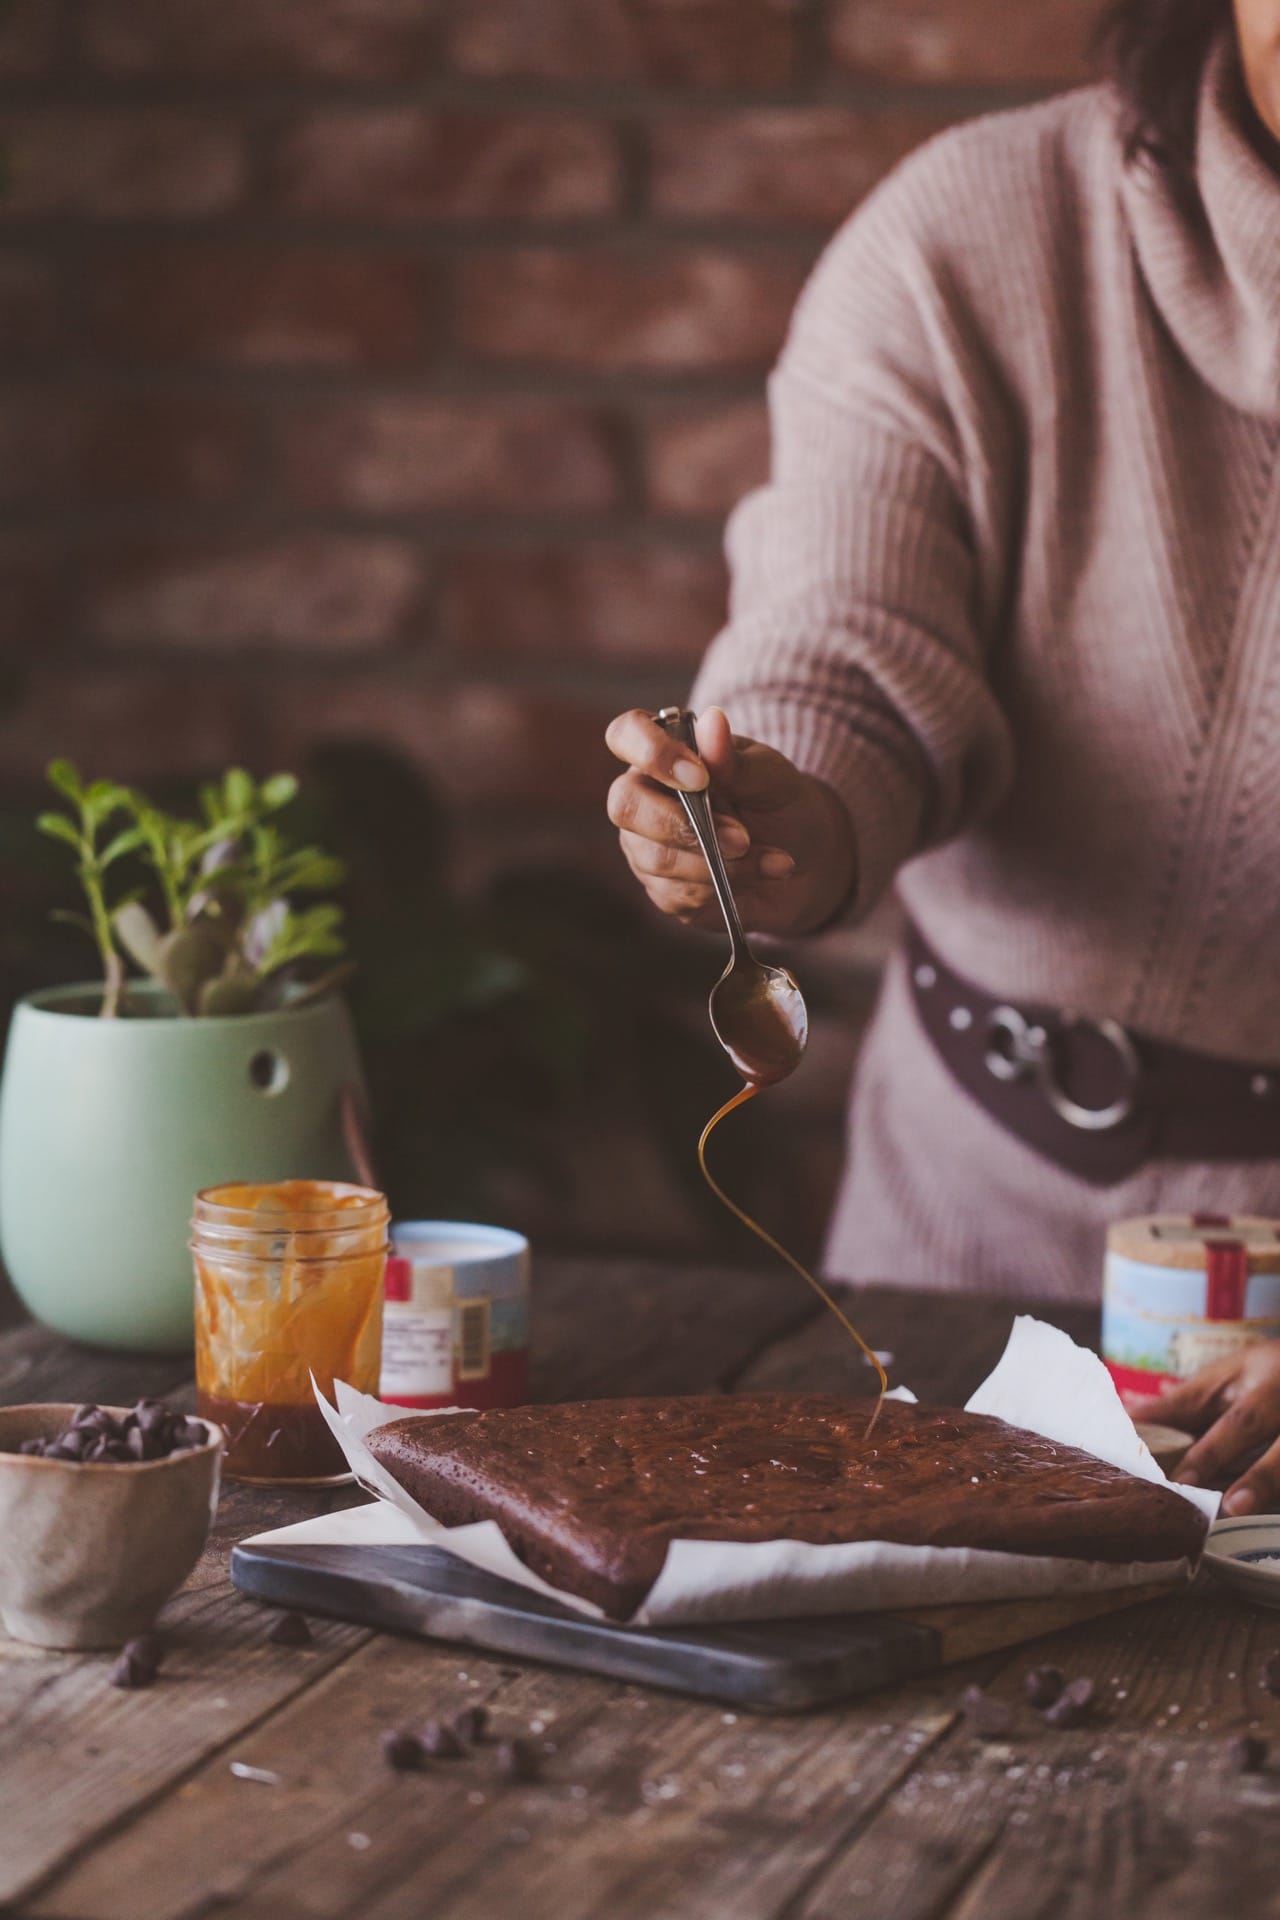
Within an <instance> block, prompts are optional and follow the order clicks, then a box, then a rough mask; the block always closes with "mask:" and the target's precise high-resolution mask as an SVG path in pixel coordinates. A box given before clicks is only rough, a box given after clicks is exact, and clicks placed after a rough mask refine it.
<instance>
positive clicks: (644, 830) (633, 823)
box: [608, 773, 751, 860]
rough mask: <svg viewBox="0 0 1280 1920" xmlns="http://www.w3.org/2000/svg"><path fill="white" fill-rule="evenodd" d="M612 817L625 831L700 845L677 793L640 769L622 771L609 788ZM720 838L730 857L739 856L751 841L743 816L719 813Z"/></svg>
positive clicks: (664, 841) (671, 844)
mask: <svg viewBox="0 0 1280 1920" xmlns="http://www.w3.org/2000/svg"><path fill="white" fill-rule="evenodd" d="M608 809H609V818H610V819H611V820H612V822H613V824H614V826H615V827H617V828H618V830H619V832H621V833H631V834H635V835H637V836H638V837H639V838H641V839H643V840H655V841H658V842H660V843H661V844H662V845H664V846H668V847H685V848H694V849H696V848H697V844H698V842H697V840H696V839H695V837H694V832H693V828H692V827H691V826H690V825H689V822H688V819H687V818H686V815H685V811H684V808H683V807H682V806H681V805H680V802H679V801H678V800H677V799H676V797H675V795H674V794H672V793H668V792H666V791H664V789H663V788H661V787H655V786H654V784H653V782H652V781H651V780H646V779H644V778H642V776H641V775H640V774H638V773H621V774H619V775H618V778H617V779H616V780H615V781H614V783H613V785H612V786H611V787H610V789H609V800H608ZM715 822H716V838H717V840H718V841H719V842H720V851H721V852H722V853H723V854H724V857H725V859H726V860H737V859H740V858H741V856H742V855H743V854H744V853H745V852H746V851H747V848H748V847H749V846H750V845H751V836H750V835H749V834H748V832H747V830H746V828H745V827H744V826H743V824H742V822H741V821H740V820H733V819H730V818H728V817H727V816H726V815H724V814H720V813H717V814H716V815H715Z"/></svg>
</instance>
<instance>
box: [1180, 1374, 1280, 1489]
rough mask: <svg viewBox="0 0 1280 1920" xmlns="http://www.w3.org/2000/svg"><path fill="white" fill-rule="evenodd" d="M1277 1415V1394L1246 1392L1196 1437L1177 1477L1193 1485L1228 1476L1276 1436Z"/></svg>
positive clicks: (1207, 1484)
mask: <svg viewBox="0 0 1280 1920" xmlns="http://www.w3.org/2000/svg"><path fill="white" fill-rule="evenodd" d="M1276 1416H1277V1407H1276V1396H1275V1395H1274V1394H1271V1393H1265V1392H1257V1393H1247V1394H1244V1395H1243V1396H1242V1397H1241V1398H1240V1399H1239V1400H1235V1401H1233V1402H1232V1404H1231V1405H1230V1406H1229V1407H1228V1408H1227V1410H1226V1412H1225V1413H1224V1414H1223V1415H1222V1417H1221V1419H1219V1420H1215V1421H1214V1423H1213V1425H1212V1426H1211V1427H1210V1428H1209V1429H1208V1431H1207V1432H1206V1433H1204V1434H1203V1435H1202V1436H1201V1438H1200V1439H1199V1440H1197V1441H1196V1444H1195V1445H1194V1447H1192V1448H1191V1449H1190V1451H1189V1452H1188V1453H1187V1455H1186V1457H1185V1458H1184V1460H1183V1462H1182V1464H1181V1466H1180V1467H1179V1468H1178V1471H1177V1474H1176V1475H1175V1478H1176V1479H1178V1480H1182V1481H1184V1482H1185V1483H1186V1484H1187V1485H1188V1486H1192V1487H1206V1486H1209V1485H1211V1484H1212V1483H1213V1482H1214V1481H1222V1480H1225V1479H1226V1478H1227V1477H1228V1475H1229V1474H1231V1473H1233V1472H1234V1471H1235V1470H1236V1468H1238V1467H1239V1466H1240V1464H1241V1462H1242V1461H1244V1460H1247V1459H1248V1458H1249V1456H1250V1454H1253V1453H1256V1452H1257V1451H1258V1448H1259V1447H1260V1446H1262V1445H1263V1444H1264V1443H1265V1442H1267V1441H1270V1440H1274V1439H1275V1436H1276V1427H1277V1424H1278V1423H1277V1417H1276Z"/></svg>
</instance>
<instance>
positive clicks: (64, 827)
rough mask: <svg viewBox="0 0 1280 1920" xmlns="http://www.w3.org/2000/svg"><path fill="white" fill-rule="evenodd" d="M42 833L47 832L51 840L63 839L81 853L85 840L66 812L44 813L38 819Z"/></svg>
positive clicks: (38, 825)
mask: <svg viewBox="0 0 1280 1920" xmlns="http://www.w3.org/2000/svg"><path fill="white" fill-rule="evenodd" d="M36 825H37V827H39V829H40V831H41V833H47V834H48V835H49V838H50V839H51V840H63V841H65V842H66V844H67V846H69V847H74V848H75V850H76V852H77V853H79V852H80V849H81V846H82V845H83V842H82V840H81V837H80V831H79V829H78V827H77V826H76V825H75V823H74V821H71V820H68V818H67V816H66V814H65V813H42V814H40V815H39V817H38V818H37V820H36Z"/></svg>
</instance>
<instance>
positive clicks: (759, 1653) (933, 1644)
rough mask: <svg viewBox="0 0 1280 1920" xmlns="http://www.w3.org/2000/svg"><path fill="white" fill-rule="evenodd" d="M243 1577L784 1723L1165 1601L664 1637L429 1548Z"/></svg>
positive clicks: (312, 1553)
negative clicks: (596, 1616) (595, 1616)
mask: <svg viewBox="0 0 1280 1920" xmlns="http://www.w3.org/2000/svg"><path fill="white" fill-rule="evenodd" d="M231 1577H232V1580H233V1582H234V1583H235V1585H236V1587H237V1588H238V1589H239V1590H240V1592H241V1593H244V1594H248V1595H250V1596H251V1597H253V1598H254V1599H257V1600H265V1601H267V1602H268V1603H269V1604H271V1605H273V1606H279V1607H292V1608H296V1609H297V1610H298V1611H300V1612H303V1613H325V1614H332V1615H333V1616H335V1617H336V1618H337V1619H340V1620H349V1621H352V1622H354V1623H356V1624H357V1625H360V1626H367V1627H377V1628H382V1629H386V1630H388V1631H390V1632H394V1633H409V1634H417V1635H419V1636H420V1637H422V1638H423V1639H428V1640H446V1641H451V1642H453V1643H455V1644H458V1645H463V1646H471V1647H479V1648H482V1649H483V1650H484V1651H485V1652H486V1653H499V1654H508V1655H510V1656H512V1657H514V1658H516V1659H520V1660H545V1661H549V1662H550V1663H551V1664H553V1665H555V1666H566V1667H577V1668H579V1669H581V1670H583V1671H585V1672H588V1673H599V1674H605V1675H607V1676H608V1677H609V1678H611V1679H614V1680H632V1681H638V1682H640V1683H641V1684H643V1685H648V1686H655V1687H669V1688H673V1689H675V1690H676V1691H677V1692H681V1693H689V1694H695V1695H701V1696H702V1697H703V1698H706V1699H710V1700H719V1701H723V1702H725V1703H726V1704H727V1705H731V1706H740V1707H748V1708H754V1709H756V1710H759V1711H764V1712H775V1713H778V1712H796V1711H799V1710H801V1709H804V1708H807V1707H818V1706H830V1705H833V1704H834V1703H835V1702H837V1701H839V1700H847V1699H849V1698H851V1697H852V1696H853V1695H855V1694H860V1693H869V1692H871V1691H872V1689H874V1688H876V1687H883V1686H888V1685H891V1684H892V1683H893V1682H895V1681H900V1680H905V1679H908V1678H910V1677H912V1676H913V1675H916V1674H921V1673H928V1672H931V1671H933V1670H934V1669H936V1668H938V1667H941V1666H945V1665H946V1664H947V1663H948V1662H950V1661H954V1660H961V1659H965V1658H967V1657H969V1656H971V1655H973V1654H976V1653H982V1652H989V1651H990V1650H991V1649H992V1648H994V1647H999V1646H1015V1645H1017V1644H1018V1643H1019V1642H1021V1641H1024V1640H1031V1639H1034V1638H1036V1637H1037V1636H1038V1635H1040V1634H1043V1633H1049V1632H1054V1631H1056V1630H1057V1629H1058V1628H1060V1627H1063V1626H1068V1625H1071V1624H1073V1623H1074V1622H1076V1621H1078V1620H1083V1619H1092V1618H1095V1617H1096V1616H1097V1615H1098V1614H1100V1613H1104V1612H1110V1611H1112V1610H1113V1609H1115V1608H1117V1607H1121V1606H1130V1605H1133V1604H1134V1603H1135V1602H1136V1601H1139V1600H1143V1599H1147V1598H1150V1597H1152V1591H1153V1590H1152V1589H1150V1588H1146V1589H1127V1590H1125V1591H1124V1592H1121V1593H1113V1594H1092V1595H1082V1596H1076V1597H1073V1598H1064V1599H1062V1600H1027V1601H1006V1602H1002V1603H999V1604H997V1605H992V1606H973V1607H943V1608H935V1609H930V1610H928V1611H921V1612H915V1613H911V1614H903V1615H894V1614H887V1613H874V1614H873V1613H858V1614H843V1615H838V1616H833V1617H826V1616H824V1617H822V1618H817V1619H804V1620H762V1621H744V1622H741V1623H737V1624H734V1625H729V1626H686V1627H664V1628H652V1627H620V1626H615V1625H613V1624H612V1623H610V1622H608V1621H599V1620H587V1619H583V1617H582V1616H581V1615H580V1614H577V1613H573V1612H571V1611H570V1610H569V1609H568V1608H566V1607H562V1606H560V1605H559V1604H558V1603H557V1602H555V1601H554V1600H548V1599H545V1598H543V1597H542V1596H541V1595H539V1594H535V1593H531V1592H529V1591H528V1590H527V1589H526V1588H524V1587H519V1586H516V1585H514V1584H513V1583H512V1582H511V1581H507V1580H500V1579H498V1578H497V1577H496V1576H494V1575H492V1574H486V1573H482V1572H480V1571H479V1570H478V1569H476V1568H474V1567H470V1566H468V1565H466V1563H465V1562H463V1561H461V1560H458V1559H456V1558H455V1557H454V1556H453V1555H452V1554H449V1553H445V1552H444V1551H443V1550H442V1549H441V1548H439V1547H430V1546H425V1545H424V1546H398V1547H389V1546H378V1547H361V1548H359V1549H353V1548H352V1547H349V1546H328V1547H325V1546H302V1545H281V1546H271V1545H266V1544H256V1543H255V1544H250V1545H247V1546H240V1547H237V1548H236V1549H235V1550H234V1552H233V1554H232V1556H231Z"/></svg>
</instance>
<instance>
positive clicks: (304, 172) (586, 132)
mask: <svg viewBox="0 0 1280 1920" xmlns="http://www.w3.org/2000/svg"><path fill="white" fill-rule="evenodd" d="M273 172H274V187H275V197H276V199H277V200H278V202H279V204H280V205H281V206H283V207H284V208H286V209H287V210H288V211H289V212H290V213H303V214H317V213H318V214H337V215H340V216H343V217H345V218H349V219H361V220H374V221H396V220H433V219H442V220H473V219H544V220H545V219H550V220H556V219H573V218H576V217H580V216H583V215H590V214H598V213H607V212H608V211H609V210H610V208H611V207H612V206H613V205H614V204H615V202H616V199H617V191H618V162H617V156H616V154H615V152H614V147H613V142H612V140H611V138H610V136H609V134H608V132H607V130H606V129H605V128H603V127H601V126H599V125H596V124H593V123H592V122H591V121H587V120H570V119H564V118H547V119H518V118H515V117H512V116H509V115H508V116H501V117H499V116H496V115H490V114H474V113H426V112H419V111H417V110H416V109H414V108H409V107H406V108H400V109H396V110H393V111H391V110H383V111H366V112H360V113H356V112H331V113H315V114H309V115H308V116H307V117H306V118H305V119H303V120H300V121H298V122H297V123H296V124H295V125H294V126H293V127H291V128H290V129H289V130H288V131H287V132H286V133H285V134H284V135H283V136H282V139H281V142H280V145H279V148H278V150H277V153H276V158H275V166H274V170H273Z"/></svg>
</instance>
